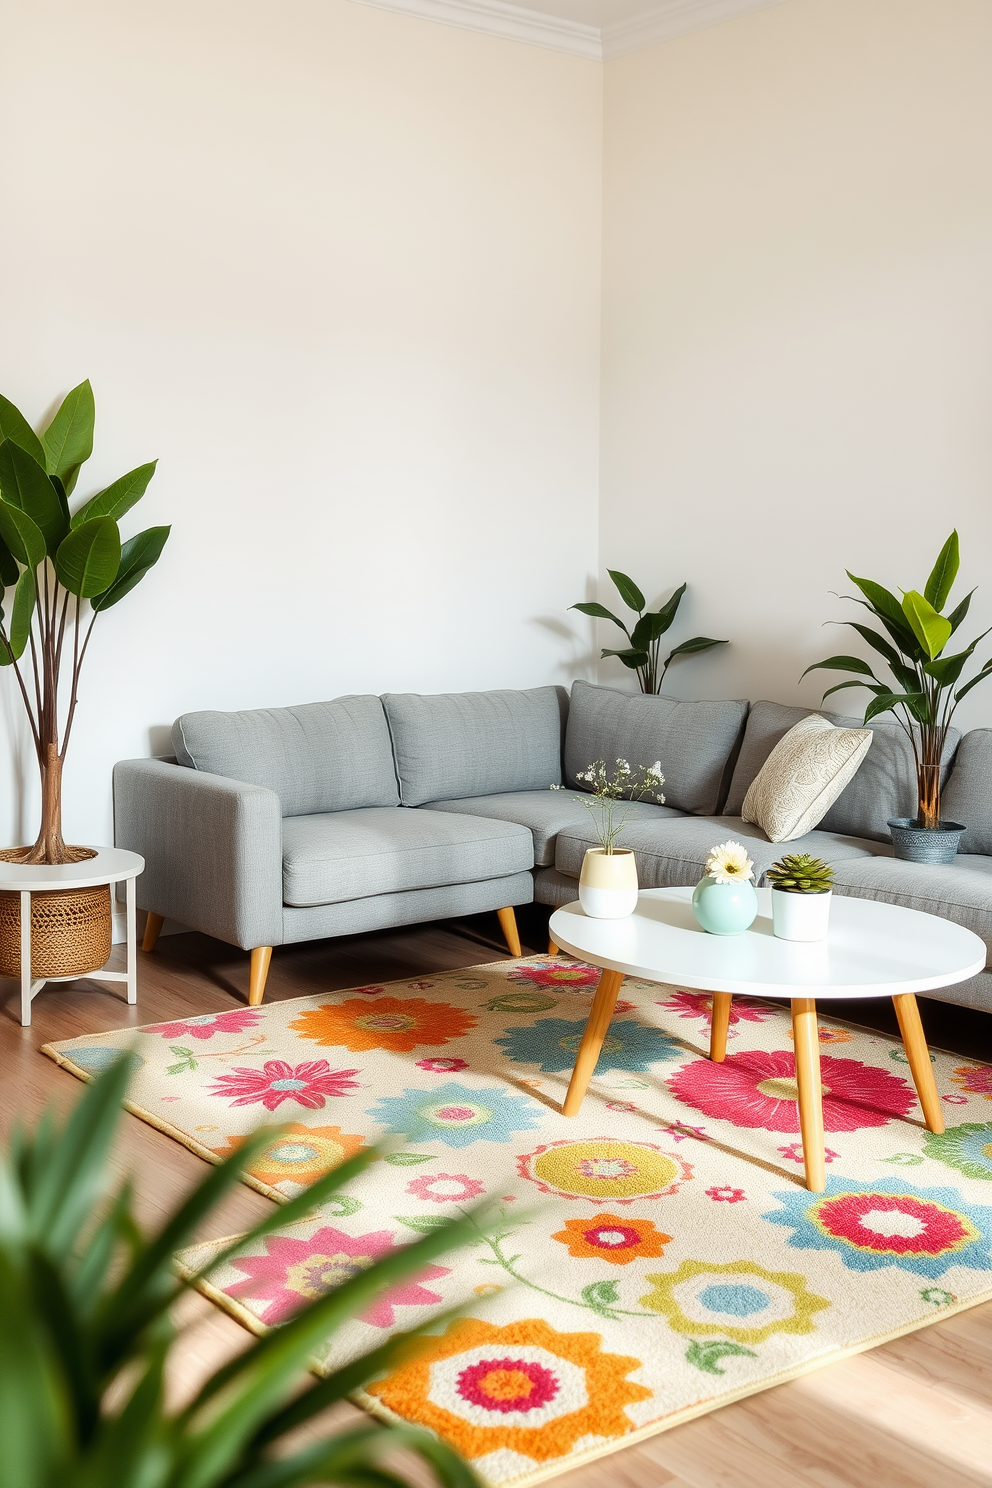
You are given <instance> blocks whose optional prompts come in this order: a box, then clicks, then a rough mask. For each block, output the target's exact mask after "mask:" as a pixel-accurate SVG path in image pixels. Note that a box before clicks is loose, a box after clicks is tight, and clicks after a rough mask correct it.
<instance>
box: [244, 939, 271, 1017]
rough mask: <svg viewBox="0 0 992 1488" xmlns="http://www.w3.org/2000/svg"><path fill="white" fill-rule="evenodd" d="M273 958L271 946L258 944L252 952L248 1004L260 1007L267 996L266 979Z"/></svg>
mask: <svg viewBox="0 0 992 1488" xmlns="http://www.w3.org/2000/svg"><path fill="white" fill-rule="evenodd" d="M271 960H272V947H271V946H256V947H255V949H254V950H253V951H252V953H251V973H250V975H249V978H248V1006H249V1007H258V1006H259V1004H260V1003H261V1001H262V998H263V997H264V996H265V979H266V977H267V976H268V974H269V962H270V961H271Z"/></svg>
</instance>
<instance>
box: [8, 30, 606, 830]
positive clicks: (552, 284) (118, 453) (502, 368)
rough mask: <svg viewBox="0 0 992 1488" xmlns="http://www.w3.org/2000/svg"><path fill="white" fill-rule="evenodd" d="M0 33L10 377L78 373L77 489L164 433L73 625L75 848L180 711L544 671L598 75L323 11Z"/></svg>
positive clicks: (578, 328) (18, 798) (526, 681)
mask: <svg viewBox="0 0 992 1488" xmlns="http://www.w3.org/2000/svg"><path fill="white" fill-rule="evenodd" d="M0 35H2V38H3V41H2V46H3V56H4V69H3V71H4V79H3V88H2V90H0V137H2V138H3V140H4V214H3V215H4V226H3V232H2V234H0V268H2V283H3V332H2V341H0V391H3V392H4V393H5V394H6V395H7V396H8V397H11V398H13V399H14V401H15V402H17V403H18V404H19V405H20V406H21V407H22V408H23V409H24V410H25V412H26V413H27V414H28V415H29V416H31V417H32V418H40V417H41V416H42V415H43V413H44V412H45V410H46V409H47V408H48V407H49V405H50V403H51V400H52V399H54V398H55V397H56V395H59V394H61V393H63V392H64V391H65V390H66V389H67V388H68V387H69V386H71V385H72V384H73V383H74V382H76V381H78V380H79V379H81V378H82V377H85V376H89V377H91V378H92V381H93V384H94V387H95V389H96V396H97V414H98V438H97V454H96V457H95V458H94V460H93V461H92V462H91V470H92V473H91V475H90V477H89V485H88V487H87V490H88V489H95V488H96V483H97V482H99V483H102V482H104V481H105V480H107V479H108V478H112V477H113V476H116V475H117V474H119V473H121V472H122V471H123V470H126V469H128V468H130V467H131V466H133V465H135V464H137V463H139V462H140V461H143V460H145V459H148V458H150V457H152V456H156V455H157V456H159V457H160V467H159V474H158V476H157V478H156V480H155V481H154V483H153V485H152V487H151V490H150V492H149V495H148V496H147V497H146V499H145V501H144V503H143V506H142V509H141V512H140V514H141V516H142V518H143V520H142V523H141V525H147V524H150V523H152V522H156V523H157V522H163V521H171V522H172V523H173V524H174V536H173V539H172V542H171V544H170V546H169V547H168V549H167V550H166V553H165V556H164V558H163V560H162V562H161V564H160V565H159V567H158V569H157V570H155V572H154V573H153V574H152V575H151V576H150V577H149V578H148V579H147V580H146V581H145V583H144V585H143V586H142V588H140V589H139V590H138V591H137V592H136V593H135V594H134V595H133V596H132V597H131V598H129V599H128V600H127V601H126V602H125V603H124V604H123V605H121V607H120V608H119V609H117V610H115V611H113V612H112V613H110V614H108V615H107V617H106V619H105V620H101V622H100V624H99V626H98V629H97V632H96V634H95V636H94V641H93V647H92V650H91V657H90V661H89V662H88V664H87V673H86V675H85V678H84V683H85V685H84V695H83V699H82V702H81V704H80V712H79V714H78V715H77V724H76V730H77V732H76V735H75V736H74V740H73V748H72V751H71V755H70V760H69V767H68V775H67V780H66V830H67V835H69V837H70V838H71V839H73V840H77V841H80V840H81V841H93V840H95V841H100V840H103V841H106V840H108V839H109V836H110V832H111V820H110V769H111V766H112V764H113V762H114V761H115V760H116V759H119V758H121V757H126V756H131V755H141V754H147V753H149V752H151V747H152V745H158V747H159V748H161V747H162V742H163V736H164V731H163V727H162V726H163V725H167V724H169V723H171V721H172V719H173V718H174V717H175V715H176V714H177V713H179V712H181V711H183V710H185V709H191V708H202V707H217V708H237V707H251V706H261V705H265V704H282V703H293V702H298V701H303V700H307V699H313V698H322V697H331V696H335V695H337V694H340V693H345V692H349V691H361V692H365V691H374V692H379V691H385V690H388V689H394V690H404V689H410V690H423V691H436V690H444V689H447V688H452V689H456V688H474V687H478V688H485V687H497V686H504V685H513V686H520V685H524V686H526V685H533V684H538V683H544V682H548V681H562V680H567V679H568V678H570V677H571V676H572V675H573V674H574V666H573V661H574V658H575V656H576V654H577V652H578V651H579V649H580V648H579V646H578V643H577V641H576V640H575V639H574V637H573V639H571V640H569V639H568V637H567V636H564V637H563V636H562V635H561V634H559V633H558V632H557V630H556V629H555V626H556V625H560V624H561V617H562V616H563V613H564V610H565V607H566V606H567V605H568V604H569V603H570V602H571V601H572V600H573V599H575V598H577V597H579V596H580V595H581V594H582V592H583V590H584V588H585V586H586V583H587V581H588V578H589V576H590V575H591V574H593V573H594V572H595V568H596V540H597V539H596V520H597V516H596V513H597V459H598V449H597V446H598V397H599V389H598V378H599V341H598V338H599V273H600V262H599V254H600V224H601V218H600V182H601V170H600V164H601V162H600V149H601V138H602V121H601V108H600V104H601V84H602V69H601V68H600V66H599V65H598V64H595V63H592V62H586V61H582V60H580V59H577V58H572V57H566V56H562V55H560V54H558V53H555V52H550V51H542V50H538V49H537V48H534V47H530V46H522V45H519V44H516V43H512V42H505V41H501V40H497V39H495V38H492V37H488V36H481V35H478V34H474V33H471V32H466V31H459V30H454V29H452V28H450V27H446V26H440V25H435V24H432V23H430V22H426V21H420V20H414V19H410V18H407V17H404V16H400V15H395V14H388V13H386V12H383V11H379V10H376V9H370V8H368V7H366V6H363V5H353V4H349V3H347V0H285V3H272V0H261V3H260V0H206V3H205V0H170V3H169V4H167V5H163V4H157V3H152V0H32V3H31V4H30V5H26V4H24V3H23V0H3V3H0ZM80 494H83V486H82V484H81V487H80ZM133 515H134V517H137V516H138V515H139V513H137V512H136V513H134V514H133ZM129 520H131V519H129ZM128 530H134V527H133V526H131V527H129V528H128ZM543 617H555V622H554V625H549V624H546V623H545V622H544V618H543ZM101 632H102V633H101ZM9 680H10V679H9V677H4V678H3V682H2V684H0V841H3V842H10V841H14V840H20V839H22V838H23V837H24V835H25V834H26V833H28V832H32V831H33V830H34V827H35V820H36V818H35V805H34V794H33V779H32V773H31V772H32V768H33V767H32V762H31V760H30V758H28V757H27V756H26V752H25V751H24V749H23V734H22V732H21V730H20V728H19V724H18V714H17V709H16V706H15V702H14V699H13V693H12V689H10V687H9V685H8V684H9ZM22 774H23V775H24V777H25V778H26V779H27V780H28V781H29V782H31V783H32V788H31V790H29V792H28V793H27V795H25V796H22V794H21V790H20V786H19V779H20V776H21V775H22Z"/></svg>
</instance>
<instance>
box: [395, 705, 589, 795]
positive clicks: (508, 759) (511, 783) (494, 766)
mask: <svg viewBox="0 0 992 1488" xmlns="http://www.w3.org/2000/svg"><path fill="white" fill-rule="evenodd" d="M382 703H383V707H384V708H385V710H386V717H387V719H388V720H389V731H390V733H391V735H392V740H393V756H394V759H395V761H396V774H397V775H398V777H399V782H400V798H401V800H402V802H403V805H404V806H423V805H425V804H426V803H427V802H429V801H459V800H462V799H465V798H468V797H471V796H493V795H502V794H503V793H504V792H506V791H526V790H548V789H550V787H551V786H552V785H560V784H561V741H562V732H563V725H564V716H565V712H566V710H567V706H568V698H567V694H566V693H565V691H564V689H563V688H561V687H530V688H525V689H524V690H523V691H520V692H511V691H495V692H445V693H439V694H435V695H433V696H427V697H424V696H422V695H421V694H420V693H416V692H387V693H386V694H385V696H384V697H383V699H382Z"/></svg>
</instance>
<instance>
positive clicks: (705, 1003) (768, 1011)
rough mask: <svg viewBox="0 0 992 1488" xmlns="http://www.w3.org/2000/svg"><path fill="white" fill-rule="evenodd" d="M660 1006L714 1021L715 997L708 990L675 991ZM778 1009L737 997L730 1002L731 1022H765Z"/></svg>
mask: <svg viewBox="0 0 992 1488" xmlns="http://www.w3.org/2000/svg"><path fill="white" fill-rule="evenodd" d="M658 1007H663V1008H671V1009H672V1011H673V1012H676V1013H678V1015H679V1017H680V1018H703V1019H704V1020H705V1021H706V1022H707V1023H712V1021H713V998H712V996H711V994H710V993H708V992H675V993H674V994H673V995H672V996H671V997H669V998H666V999H665V1001H664V1002H659V1003H658ZM777 1011H778V1009H777V1008H773V1007H766V1006H765V1005H764V1003H761V1002H752V1001H751V999H750V998H749V997H735V998H734V999H733V1001H732V1002H731V1004H730V1022H731V1023H732V1024H733V1023H741V1022H743V1023H763V1022H764V1021H765V1019H766V1018H774V1016H775V1014H776V1012H777Z"/></svg>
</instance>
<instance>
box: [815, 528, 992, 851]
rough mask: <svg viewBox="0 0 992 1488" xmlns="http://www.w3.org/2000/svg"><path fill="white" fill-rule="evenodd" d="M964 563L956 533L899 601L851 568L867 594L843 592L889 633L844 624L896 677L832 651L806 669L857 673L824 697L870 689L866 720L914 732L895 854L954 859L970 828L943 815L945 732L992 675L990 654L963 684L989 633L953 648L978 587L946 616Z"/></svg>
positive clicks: (893, 824) (895, 828) (894, 828)
mask: <svg viewBox="0 0 992 1488" xmlns="http://www.w3.org/2000/svg"><path fill="white" fill-rule="evenodd" d="M959 563H960V553H959V546H958V534H957V532H956V531H955V532H952V533H951V535H950V537H949V538H948V539H947V541H946V542H945V544H944V546H943V547H942V548H941V550H940V553H939V555H938V557H937V561H936V563H935V564H934V566H933V571H932V572H931V574H930V577H929V578H928V579H927V582H926V585H925V587H924V590H923V593H922V594H921V593H920V592H919V591H918V590H916V589H907V590H905V591H904V592H903V597H902V600H901V601H900V600H898V599H896V597H895V595H894V594H892V593H891V592H890V591H889V590H888V589H886V588H885V587H884V586H883V585H882V584H877V583H875V581H874V580H873V579H859V578H857V577H856V575H855V574H852V573H851V572H850V570H848V574H847V576H848V578H849V579H850V580H851V583H852V584H856V585H857V586H858V588H859V589H860V590H861V593H862V594H863V595H864V598H863V599H857V598H855V597H854V596H852V595H848V596H845V597H846V598H849V599H853V600H854V603H855V604H860V605H862V606H863V607H864V608H865V609H866V610H867V611H868V612H869V614H870V615H872V616H873V617H874V619H875V620H877V621H878V622H879V623H880V625H881V627H882V630H883V631H884V632H885V634H884V635H882V634H880V633H879V632H878V631H877V630H873V629H872V628H871V626H868V625H862V624H860V623H859V622H858V621H856V620H845V621H843V622H842V623H843V624H844V625H849V626H850V627H851V628H852V629H853V630H856V631H857V633H858V635H860V636H861V638H862V640H864V641H866V642H867V643H868V645H869V646H870V647H871V648H872V650H873V651H874V652H876V653H877V655H878V656H880V657H881V659H882V661H883V662H884V663H885V665H886V667H887V668H888V670H889V672H890V673H891V675H892V679H893V680H892V681H891V682H887V681H880V680H879V678H878V677H876V676H875V673H874V671H873V670H872V667H871V666H870V665H869V663H868V662H867V661H865V660H863V658H862V657H860V656H829V657H827V659H826V660H825V661H818V662H816V663H814V665H813V666H810V667H807V668H806V672H815V671H837V672H853V673H854V674H855V675H854V676H853V677H851V678H850V679H849V680H848V681H846V682H838V683H837V684H836V685H835V686H834V687H828V688H827V690H826V692H825V693H824V694H823V699H824V700H826V699H827V698H828V697H829V696H830V694H831V693H834V692H840V691H841V690H842V689H843V688H845V687H865V688H867V689H868V691H869V692H870V693H872V694H873V697H872V698H871V701H870V702H869V703H868V706H867V708H866V709H865V723H868V722H869V721H870V720H871V719H872V718H877V717H878V715H879V714H881V713H892V714H893V715H894V717H895V719H896V721H897V722H898V723H899V724H901V726H902V728H903V729H904V731H905V733H906V735H907V737H908V738H909V741H910V743H911V745H912V749H913V760H914V763H915V766H916V781H917V815H916V817H915V819H914V818H913V817H896V818H895V819H894V820H892V821H890V822H889V830H890V832H891V834H892V846H893V850H894V852H895V855H896V857H898V858H908V859H909V860H910V861H912V862H920V863H949V862H951V860H952V859H953V858H954V856H955V854H956V853H957V850H958V842H959V841H960V838H961V833H962V832H963V831H964V830H965V828H964V826H962V824H961V823H960V822H950V821H943V820H942V819H941V815H940V788H941V767H942V764H943V759H944V750H945V746H946V743H947V731H948V729H949V728H950V725H951V720H952V718H953V717H954V714H955V712H956V710H957V706H958V704H959V703H960V702H961V700H962V698H964V697H966V696H967V694H968V693H969V692H970V691H971V689H972V688H973V687H977V686H978V684H979V682H982V681H984V679H985V678H986V677H988V676H990V675H992V658H990V659H989V660H988V661H987V662H986V663H985V665H984V666H983V667H980V668H979V670H978V671H977V672H976V674H975V675H974V676H973V677H971V678H970V679H969V680H968V681H967V682H963V683H961V676H962V673H963V672H964V669H965V667H966V666H967V664H968V662H969V661H970V659H971V657H972V655H973V653H974V651H975V647H976V646H977V645H978V643H979V641H981V640H984V638H985V636H987V635H988V634H989V632H988V631H987V630H986V631H983V632H982V634H981V635H979V636H976V637H975V639H974V640H973V641H972V642H971V644H970V645H969V646H965V647H964V649H963V650H959V651H953V652H951V653H950V654H947V650H948V646H949V645H950V642H951V639H952V637H953V636H955V635H956V634H957V631H958V629H959V627H960V626H961V624H962V623H963V621H964V619H965V617H966V616H967V614H968V609H969V607H970V605H971V596H972V594H974V592H975V591H974V589H972V590H971V592H970V593H968V594H966V595H965V596H964V598H963V599H962V600H961V601H960V603H959V604H958V605H956V606H955V608H954V609H953V610H952V611H951V612H950V614H949V615H945V614H944V610H945V608H946V606H947V603H948V600H949V599H950V593H951V588H952V586H953V584H954V580H955V578H956V577H957V573H958V567H959ZM876 665H878V663H876ZM806 672H803V676H804V677H805V676H806ZM959 683H960V685H958V684H959Z"/></svg>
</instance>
